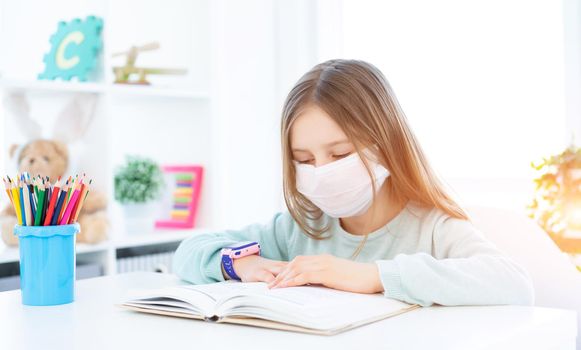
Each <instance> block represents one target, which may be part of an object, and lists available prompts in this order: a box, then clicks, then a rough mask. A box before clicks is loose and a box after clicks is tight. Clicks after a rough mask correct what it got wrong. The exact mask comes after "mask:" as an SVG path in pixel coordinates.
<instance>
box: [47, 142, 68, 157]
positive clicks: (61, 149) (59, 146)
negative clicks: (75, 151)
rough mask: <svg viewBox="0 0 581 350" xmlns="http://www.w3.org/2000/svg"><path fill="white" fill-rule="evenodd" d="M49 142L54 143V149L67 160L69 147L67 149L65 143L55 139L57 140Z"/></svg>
mask: <svg viewBox="0 0 581 350" xmlns="http://www.w3.org/2000/svg"><path fill="white" fill-rule="evenodd" d="M51 142H52V143H53V145H54V149H55V151H56V152H57V153H58V154H59V155H60V156H61V157H63V158H65V160H68V159H69V149H68V147H67V145H66V144H65V143H64V142H61V141H57V140H52V141H51Z"/></svg>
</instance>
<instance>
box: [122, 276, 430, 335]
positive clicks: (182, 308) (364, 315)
mask: <svg viewBox="0 0 581 350" xmlns="http://www.w3.org/2000/svg"><path fill="white" fill-rule="evenodd" d="M132 294H133V296H132V297H131V299H129V300H127V301H125V302H124V303H122V304H121V306H122V307H125V308H128V309H131V310H134V311H140V312H147V313H154V314H161V315H167V316H177V317H186V318H193V319H202V320H206V321H214V322H228V323H237V324H245V325H251V326H257V327H266V328H275V329H282V330H289V331H296V332H305V333H314V334H322V335H332V334H336V333H339V332H343V331H346V330H349V329H352V328H355V327H359V326H362V325H365V324H368V323H371V322H375V321H379V320H382V319H384V318H388V317H392V316H396V315H399V314H401V313H404V312H407V311H410V310H413V309H416V308H419V307H420V306H419V305H411V304H407V303H404V302H401V301H398V300H395V299H390V298H386V297H385V296H383V295H382V294H381V293H378V294H359V293H350V292H344V291H338V290H335V289H330V288H326V287H322V286H315V285H308V286H300V287H285V288H275V289H269V288H268V286H267V284H266V283H264V282H248V283H244V282H236V281H231V280H228V281H224V282H218V283H211V284H200V285H182V286H175V287H168V288H162V289H154V290H142V291H134V292H133V293H132Z"/></svg>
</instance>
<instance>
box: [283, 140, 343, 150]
mask: <svg viewBox="0 0 581 350" xmlns="http://www.w3.org/2000/svg"><path fill="white" fill-rule="evenodd" d="M343 143H350V141H349V140H339V141H333V142H329V143H326V144H325V145H324V146H325V147H333V146H336V145H340V144H343ZM292 151H293V152H309V151H308V150H305V149H300V148H293V149H292Z"/></svg>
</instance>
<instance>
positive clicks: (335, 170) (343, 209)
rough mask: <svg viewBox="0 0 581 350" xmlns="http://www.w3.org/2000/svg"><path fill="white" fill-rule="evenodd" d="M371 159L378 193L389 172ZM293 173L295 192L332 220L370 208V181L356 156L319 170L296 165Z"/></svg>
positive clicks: (324, 166) (370, 164)
mask: <svg viewBox="0 0 581 350" xmlns="http://www.w3.org/2000/svg"><path fill="white" fill-rule="evenodd" d="M363 153H364V154H366V153H367V152H366V151H364V152H363ZM371 158H372V157H367V159H369V161H368V163H369V166H370V169H371V172H372V173H373V174H374V175H375V189H376V191H379V189H380V188H381V185H383V182H384V181H385V179H386V178H387V177H388V176H389V171H387V169H386V168H384V167H383V166H382V165H380V164H378V163H376V162H374V161H373V160H371ZM295 169H296V178H297V179H296V180H297V190H298V191H299V192H300V193H302V194H303V195H304V196H305V197H307V198H308V199H309V200H310V201H311V202H313V204H315V205H316V206H317V207H318V208H319V209H321V210H322V211H323V212H325V213H326V214H327V215H329V216H331V217H334V218H346V217H351V216H358V215H361V214H364V213H365V212H366V211H367V210H368V209H369V207H370V206H371V203H372V201H373V187H372V186H371V181H372V180H371V178H370V177H369V173H368V172H367V169H366V168H365V165H364V164H363V161H362V160H361V158H360V157H359V154H357V152H355V153H353V154H351V155H349V156H348V157H345V158H343V159H339V160H336V161H334V162H332V163H329V164H326V165H323V166H320V167H315V166H313V165H309V164H300V163H298V162H296V161H295Z"/></svg>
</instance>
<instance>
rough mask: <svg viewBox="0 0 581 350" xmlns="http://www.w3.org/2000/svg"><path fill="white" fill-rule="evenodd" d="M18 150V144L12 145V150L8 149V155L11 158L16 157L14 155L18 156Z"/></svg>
mask: <svg viewBox="0 0 581 350" xmlns="http://www.w3.org/2000/svg"><path fill="white" fill-rule="evenodd" d="M17 149H18V145H17V144H15V143H14V144H12V145H10V148H9V149H8V155H10V158H12V157H14V155H16V150H17Z"/></svg>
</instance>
